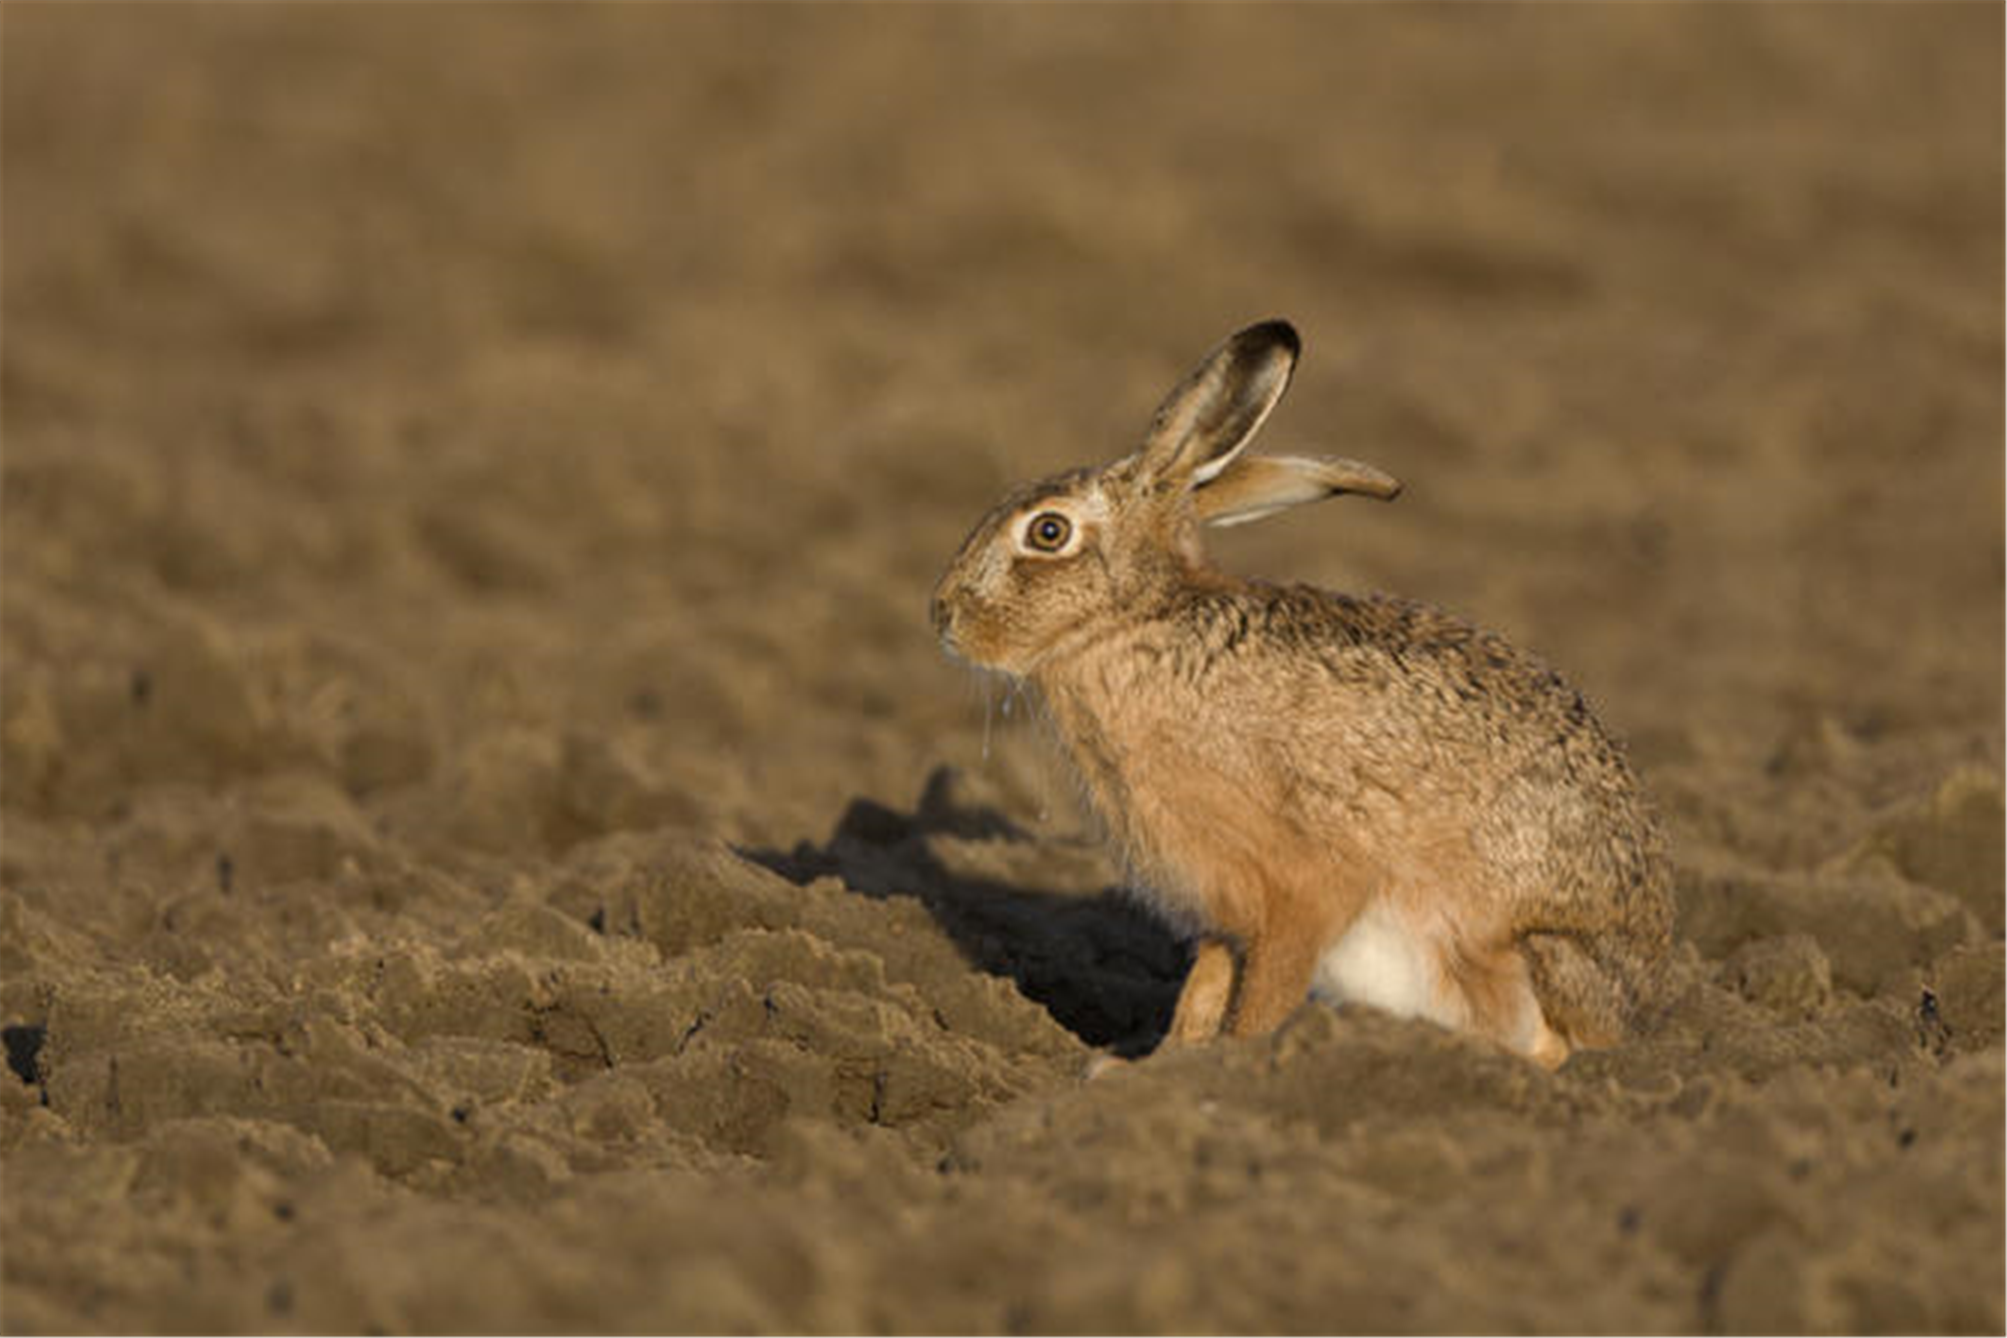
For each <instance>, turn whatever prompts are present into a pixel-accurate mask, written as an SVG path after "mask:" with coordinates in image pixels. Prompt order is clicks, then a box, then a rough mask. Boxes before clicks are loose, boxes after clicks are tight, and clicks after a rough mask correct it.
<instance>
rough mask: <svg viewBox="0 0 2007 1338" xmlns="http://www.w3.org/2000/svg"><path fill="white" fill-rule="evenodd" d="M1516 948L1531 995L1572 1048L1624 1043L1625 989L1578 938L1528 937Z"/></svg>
mask: <svg viewBox="0 0 2007 1338" xmlns="http://www.w3.org/2000/svg"><path fill="white" fill-rule="evenodd" d="M1520 946H1521V948H1522V950H1523V952H1524V953H1525V960H1526V965H1527V968H1528V971H1529V974H1530V978H1531V980H1532V982H1533V988H1534V993H1535V994H1536V995H1537V996H1538V997H1539V999H1540V1002H1541V1006H1542V1008H1543V1009H1544V1010H1545V1012H1546V1015H1547V1017H1548V1018H1549V1019H1551V1020H1552V1021H1553V1023H1554V1026H1555V1027H1556V1028H1558V1029H1559V1030H1560V1031H1561V1032H1562V1033H1563V1034H1564V1035H1566V1036H1567V1038H1568V1040H1569V1041H1570V1042H1571V1043H1572V1044H1574V1045H1577V1046H1582V1047H1585V1048H1588V1049H1601V1048H1603V1047H1605V1046H1611V1045H1615V1044H1616V1043H1617V1042H1619V1041H1621V1040H1623V1039H1624V1037H1625V1035H1626V1034H1627V1033H1628V1032H1629V1031H1630V1026H1629V1024H1628V1022H1627V1017H1628V1015H1629V1009H1628V1007H1627V1002H1626V995H1625V991H1624V989H1623V987H1622V986H1621V985H1620V984H1619V983H1618V981H1617V979H1616V977H1615V976H1613V975H1612V974H1611V972H1610V971H1609V970H1607V969H1606V968H1605V967H1604V966H1603V965H1602V964H1601V963H1600V962H1598V961H1597V960H1596V959H1595V957H1593V956H1591V955H1590V953H1589V951H1588V950H1587V949H1586V948H1585V947H1584V946H1583V945H1582V943H1581V942H1580V941H1579V940H1578V939H1576V938H1574V937H1573V936H1570V935H1565V934H1546V933H1538V934H1528V935H1526V937H1525V938H1523V939H1522V940H1521V941H1520Z"/></svg>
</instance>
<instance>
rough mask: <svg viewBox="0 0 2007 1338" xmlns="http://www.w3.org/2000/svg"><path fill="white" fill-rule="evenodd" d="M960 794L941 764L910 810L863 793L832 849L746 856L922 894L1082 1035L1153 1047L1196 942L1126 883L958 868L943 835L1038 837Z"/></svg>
mask: <svg viewBox="0 0 2007 1338" xmlns="http://www.w3.org/2000/svg"><path fill="white" fill-rule="evenodd" d="M955 790H956V786H955V773H954V772H953V771H951V770H950V769H948V768H946V767H942V768H938V769H937V770H935V772H934V773H933V774H932V775H931V776H929V777H928V778H927V784H926V786H925V788H924V789H923V790H922V792H921V795H920V800H919V803H918V804H917V805H915V807H914V809H913V811H912V812H910V813H902V812H899V811H897V810H895V809H891V808H888V807H886V806H885V805H883V804H880V803H877V802H876V801H874V800H871V799H863V798H859V799H854V800H852V801H851V802H850V805H849V807H848V808H846V809H845V810H844V813H843V817H842V818H841V820H839V821H838V822H837V824H836V830H835V831H834V832H833V833H832V834H831V836H830V838H829V840H828V842H826V843H825V844H823V845H820V846H818V845H815V844H813V843H812V842H808V841H803V842H800V843H799V844H797V845H796V846H795V848H794V849H793V850H792V851H787V852H781V851H776V850H741V851H740V852H739V853H740V854H742V855H744V856H745V857H746V858H747V859H750V860H753V861H755V862H756V863H759V864H762V865H764V866H765V867H767V868H769V869H772V870H773V871H774V872H776V873H778V874H780V875H781V876H782V877H784V878H786V879H788V880H790V881H791V882H795V883H808V882H810V881H812V880H814V879H816V878H821V877H825V876H827V875H832V874H833V875H835V876H836V877H838V878H840V879H841V880H842V881H843V883H844V885H845V886H846V887H848V888H850V889H851V890H852V891H854V892H858V893H861V894H862V895H864V896H867V897H888V896H895V895H897V896H911V897H916V898H918V899H919V900H920V902H921V903H922V904H923V905H925V906H926V908H927V910H928V911H929V913H931V914H932V915H933V917H934V919H935V921H936V922H938V923H939V924H940V926H941V928H942V929H943V930H945V931H946V932H947V934H948V936H949V937H950V938H952V939H953V940H954V942H955V944H956V946H957V947H958V948H960V949H961V952H962V954H963V956H964V957H966V958H967V959H968V961H969V962H970V964H971V965H973V966H975V967H977V968H978V969H980V970H983V971H987V972H989V973H990V974H992V975H998V976H1007V977H1009V978H1010V979H1011V980H1012V981H1014V982H1016V984H1017V987H1018V989H1019V990H1020V991H1021V992H1022V993H1023V994H1024V995H1025V996H1026V997H1027V998H1030V999H1034V1000H1036V1001H1037V1002H1039V1003H1040V1004H1043V1005H1044V1006H1045V1008H1046V1009H1047V1010H1048V1011H1050V1012H1051V1014H1052V1016H1053V1017H1054V1019H1056V1020H1057V1021H1058V1022H1059V1024H1060V1025H1061V1026H1063V1027H1065V1028H1066V1029H1067V1030H1068V1031H1071V1032H1072V1033H1073V1034H1074V1035H1076V1036H1078V1037H1080V1039H1081V1040H1083V1041H1085V1042H1087V1043H1088V1044H1089V1045H1093V1046H1106V1047H1110V1048H1112V1049H1113V1050H1115V1052H1116V1053H1118V1054H1122V1055H1126V1056H1134V1055H1137V1054H1141V1053H1144V1052H1147V1051H1148V1050H1149V1049H1150V1048H1151V1047H1153V1046H1154V1045H1155V1044H1156V1042H1157V1039H1158V1038H1159V1037H1160V1036H1162V1034H1163V1032H1164V1030H1165V1028H1166V1027H1167V1026H1168V1025H1169V1023H1170V1018H1171V1010H1172V1008H1173V1007H1174V1005H1175V1004H1176V1002H1177V996H1178V987H1179V984H1180V982H1181V981H1182V980H1183V979H1184V974H1185V969H1186V967H1187V966H1188V965H1189V962H1190V954H1189V950H1188V949H1187V947H1186V945H1184V944H1182V943H1180V942H1179V941H1178V939H1177V938H1175V937H1174V936H1173V935H1172V934H1171V933H1170V931H1169V930H1168V929H1166V928H1165V927H1164V926H1163V925H1162V924H1161V923H1159V922H1158V921H1157V920H1156V919H1155V918H1154V917H1152V916H1151V915H1149V914H1148V913H1147V912H1145V911H1144V910H1142V909H1141V908H1140V907H1138V906H1136V905H1135V904H1133V902H1131V901H1130V899H1129V898H1128V897H1126V896H1125V895H1124V894H1123V893H1122V891H1121V890H1120V889H1119V888H1112V887H1111V888H1104V889H1103V890H1102V891H1101V892H1099V893H1096V894H1093V895H1086V896H1082V895H1074V894H1067V893H1063V892H1056V891H1051V890H1042V889H1040V888H1037V887H1024V886H1015V885H1012V884H1010V883H1006V882H1002V881H999V880H996V879H993V878H985V877H974V876H969V875H967V874H961V873H957V872H955V871H953V870H951V869H949V868H948V867H947V866H946V865H945V864H944V863H943V862H942V860H941V858H940V856H939V855H938V853H937V852H936V850H935V844H936V842H937V841H938V840H939V839H940V838H943V837H946V838H953V839H959V840H961V841H973V842H987V841H998V842H1011V843H1030V842H1033V841H1034V840H1035V838H1034V837H1033V836H1032V835H1031V834H1030V833H1028V832H1026V831H1025V830H1024V829H1023V828H1021V827H1019V826H1018V825H1017V824H1015V823H1013V822H1012V821H1011V820H1010V818H1009V817H1007V816H1006V815H1005V814H1003V813H1001V812H999V811H998V810H996V809H994V808H991V807H988V806H985V805H981V804H975V803H970V802H967V801H965V800H962V799H959V798H958V797H957V795H956V793H955Z"/></svg>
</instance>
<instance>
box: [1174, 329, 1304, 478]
mask: <svg viewBox="0 0 2007 1338" xmlns="http://www.w3.org/2000/svg"><path fill="white" fill-rule="evenodd" d="M1302 348H1303V343H1302V341H1301V340H1299V339H1298V338H1297V337H1296V331H1295V330H1294V329H1293V328H1292V327H1291V326H1290V324H1289V322H1288V321H1263V322H1262V323H1261V324H1259V325H1250V326H1248V327H1247V328H1246V329H1245V330H1242V331H1241V332H1240V333H1238V334H1236V335H1234V336H1233V337H1232V338H1230V339H1228V340H1227V341H1226V342H1225V343H1223V344H1221V345H1220V346H1219V347H1218V348H1216V349H1214V350H1213V351H1212V352H1211V353H1209V354H1207V355H1206V359H1205V361H1204V362H1201V363H1200V364H1199V365H1198V366H1197V367H1196V368H1194V369H1193V370H1192V372H1191V374H1190V375H1189V376H1187V377H1186V378H1185V379H1184V380H1183V381H1180V382H1179V383H1178V385H1177V387H1176V388H1175V389H1174V390H1172V391H1171V393H1170V394H1169V395H1167V396H1165V397H1164V402H1163V403H1162V404H1160V405H1158V406H1157V413H1156V416H1155V417H1153V418H1151V420H1150V429H1149V431H1148V432H1146V433H1145V434H1144V436H1143V450H1142V454H1141V461H1140V462H1141V466H1142V472H1143V476H1144V477H1145V478H1147V479H1148V480H1150V482H1151V483H1152V484H1154V485H1157V486H1159V487H1162V486H1173V487H1183V488H1195V487H1197V486H1199V485H1200V484H1202V483H1207V482H1210V481H1211V480H1212V479H1213V478H1215V477H1217V476H1218V475H1219V473H1220V471H1221V470H1223V469H1225V468H1226V467H1227V466H1228V465H1230V464H1232V463H1233V461H1234V457H1235V456H1237V455H1239V454H1240V452H1241V450H1242V448H1243V447H1245V446H1246V445H1247V443H1248V441H1249V440H1250V439H1252V438H1253V436H1254V434H1255V432H1256V431H1257V430H1258V429H1259V428H1260V427H1261V424H1262V421H1263V420H1264V419H1266V418H1267V417H1268V413H1269V410H1271V409H1273V408H1274V407H1275V404H1276V401H1278V400H1280V399H1281V398H1282V392H1283V391H1285V390H1287V389H1289V374H1290V373H1291V372H1292V371H1294V370H1295V368H1296V355H1297V354H1298V353H1299V352H1301V351H1302Z"/></svg>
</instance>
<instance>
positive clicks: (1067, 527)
mask: <svg viewBox="0 0 2007 1338" xmlns="http://www.w3.org/2000/svg"><path fill="white" fill-rule="evenodd" d="M1072 537H1073V522H1072V521H1070V520H1068V519H1067V518H1066V517H1065V516H1062V515H1060V514H1059V513H1058V512H1057V511H1041V512H1039V513H1038V514H1037V515H1035V516H1033V517H1032V518H1031V524H1029V525H1027V526H1025V527H1024V541H1025V542H1026V543H1028V544H1030V545H1031V546H1032V547H1033V548H1036V549H1037V550H1038V551H1039V552H1041V553H1057V552H1058V551H1059V550H1060V549H1062V548H1064V547H1066V541H1067V540H1068V539H1070V538H1072Z"/></svg>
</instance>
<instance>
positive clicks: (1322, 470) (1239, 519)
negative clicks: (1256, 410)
mask: <svg viewBox="0 0 2007 1338" xmlns="http://www.w3.org/2000/svg"><path fill="white" fill-rule="evenodd" d="M1347 492H1352V493H1363V494H1364V495H1365V496H1367V497H1377V498H1379V499H1380V500H1381V501H1383V502H1391V501H1393V500H1394V498H1396V497H1399V496H1400V495H1401V481H1400V480H1399V479H1397V478H1395V477H1394V476H1393V475H1392V474H1388V473H1386V472H1385V471H1383V470H1378V469H1375V468H1373V466H1371V465H1368V464H1362V463H1360V462H1359V461H1357V460H1337V459H1332V458H1330V457H1325V458H1322V459H1315V458H1312V457H1309V456H1302V455H1250V456H1245V457H1243V458H1242V459H1241V460H1239V461H1238V462H1237V463H1235V464H1234V466H1233V468H1231V469H1229V470H1227V471H1226V473H1224V474H1221V475H1219V476H1218V477H1217V478H1215V479H1214V480H1213V481H1212V482H1211V483H1208V484H1206V485H1205V487H1203V488H1200V489H1199V490H1198V492H1197V493H1196V494H1194V496H1193V499H1192V500H1193V503H1194V505H1195V506H1196V507H1197V509H1198V516H1199V519H1200V520H1202V521H1204V522H1205V523H1206V524H1208V525H1244V524H1246V523H1247V522H1248V521H1250V520H1260V519H1261V518H1262V517H1263V516H1272V515H1274V514H1275V513H1276V512H1278V511H1287V510H1288V509H1289V508H1290V507H1292V506H1302V505H1303V504H1304V503H1306V502H1321V501H1323V500H1324V499H1325V498H1327V497H1336V496H1337V495H1338V494H1340V493H1347Z"/></svg>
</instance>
